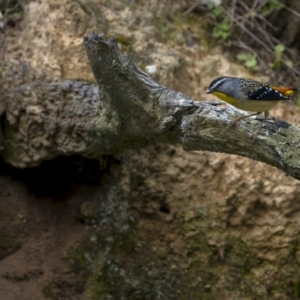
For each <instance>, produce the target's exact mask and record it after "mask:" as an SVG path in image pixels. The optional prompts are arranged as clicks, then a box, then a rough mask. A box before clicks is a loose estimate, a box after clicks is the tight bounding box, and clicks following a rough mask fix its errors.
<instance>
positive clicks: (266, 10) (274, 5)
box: [261, 0, 284, 16]
mask: <svg viewBox="0 0 300 300" xmlns="http://www.w3.org/2000/svg"><path fill="white" fill-rule="evenodd" d="M283 6H284V5H283V4H282V3H281V2H280V1H278V0H268V1H266V4H265V5H264V6H262V8H261V13H262V14H263V15H264V16H267V15H269V14H270V13H271V11H272V10H273V9H281V8H283Z"/></svg>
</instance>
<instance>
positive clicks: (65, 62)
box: [0, 0, 300, 300]
mask: <svg viewBox="0 0 300 300" xmlns="http://www.w3.org/2000/svg"><path fill="white" fill-rule="evenodd" d="M171 9H172V10H173V11H172V12H175V11H176V9H178V7H177V6H176V5H173V6H167V5H165V4H161V3H160V2H157V3H156V2H155V1H146V2H145V3H144V4H136V5H132V4H130V5H129V4H128V5H126V4H124V1H119V2H118V1H114V2H113V3H110V4H107V3H106V2H105V1H103V2H100V3H99V2H98V1H86V2H81V1H65V2H64V1H53V0H51V1H40V2H35V1H32V2H30V4H29V5H28V6H27V8H26V11H25V14H24V19H23V21H22V22H21V24H19V26H17V27H16V28H7V31H6V33H5V35H1V34H0V39H1V42H2V41H3V45H4V46H3V47H1V49H0V53H1V54H0V59H1V61H4V62H5V64H6V66H8V67H7V68H5V70H4V72H3V73H2V78H3V76H5V78H6V80H5V82H6V83H5V85H1V88H0V89H1V97H0V103H1V105H0V106H1V107H4V108H5V107H6V105H13V102H11V101H12V99H13V98H11V97H13V95H11V94H10V92H9V89H10V88H11V87H12V86H14V85H16V86H18V85H20V84H24V83H28V82H31V81H33V80H35V79H36V78H41V80H51V81H52V80H53V79H55V78H59V79H76V78H78V77H80V78H81V79H83V80H90V81H93V78H92V74H91V71H90V69H89V67H88V63H87V58H86V56H85V53H84V49H83V46H82V36H83V35H85V34H86V33H88V32H91V31H93V30H97V31H99V32H104V33H106V34H108V35H112V34H113V35H117V36H121V37H122V38H124V40H125V41H130V42H131V43H132V45H133V47H134V49H135V50H136V51H137V55H138V56H139V59H141V61H142V59H144V60H145V61H144V64H145V65H148V64H149V65H157V67H158V72H157V74H155V75H154V76H155V77H156V79H157V80H159V81H160V83H162V84H164V85H166V86H169V87H173V88H176V89H177V90H180V91H182V92H185V93H187V94H188V95H190V96H192V97H194V98H198V99H202V98H203V97H204V90H205V86H206V85H207V84H208V82H209V81H210V79H211V78H212V77H214V76H216V75H219V74H224V73H226V74H231V75H237V76H240V75H243V76H247V75H246V74H244V73H243V70H242V69H240V68H239V67H237V66H234V65H233V64H231V63H229V62H228V61H226V59H225V58H224V56H223V53H221V52H218V50H213V51H212V52H211V53H210V55H209V56H204V52H203V45H202V46H199V45H197V44H196V45H194V46H193V47H190V48H189V47H185V46H182V45H181V46H180V45H178V46H176V49H175V50H172V51H171V50H170V49H169V48H168V47H167V46H166V45H164V44H162V43H159V42H157V41H156V40H155V39H156V30H157V29H158V28H160V29H161V28H162V27H156V26H157V25H155V24H157V21H161V20H163V19H164V18H165V17H166V15H167V12H168V11H170V10H171ZM137 10H139V14H140V15H141V16H142V17H137V16H136V15H135V12H136V11H137ZM37 28H38V30H37ZM182 36H184V34H181V35H179V36H178V38H179V39H180V38H182ZM124 40H123V41H124ZM153 44H155V46H153ZM123 46H124V47H126V46H125V45H124V43H123ZM20 57H21V58H22V59H24V62H23V63H22V66H23V67H22V68H20V65H19V64H20ZM183 58H184V61H185V62H186V63H182V60H183ZM216 69H217V70H218V72H219V73H218V74H216V72H215V70H216ZM8 78H10V80H11V81H10V83H9V81H8V80H7V79H8ZM4 108H3V109H4ZM11 110H13V109H11ZM35 112H36V108H34V109H33V113H35ZM50 113H54V112H53V111H52V112H50ZM274 115H275V116H276V117H279V118H283V119H285V120H286V121H288V122H290V123H293V124H295V125H297V124H299V113H298V111H296V108H295V107H294V106H283V105H282V106H279V108H278V110H276V111H275V112H274ZM8 118H9V120H10V121H11V122H13V120H14V119H13V118H14V115H13V114H12V115H10V116H8ZM37 118H38V115H37ZM29 138H30V137H29ZM49 146H50V147H51V145H49ZM79 149H80V148H79ZM79 153H80V151H79ZM100 169H102V171H101V170H100ZM0 170H1V177H0V234H1V241H0V255H1V258H2V259H1V260H0V290H1V293H2V295H3V297H4V299H6V300H13V299H20V300H27V299H75V300H76V299H199V298H201V299H216V300H217V299H232V300H235V299H249V300H250V299H280V300H281V299H287V300H289V299H295V298H297V297H298V296H299V280H300V278H299V272H298V269H299V259H300V252H299V251H300V250H299V228H300V227H299V222H300V221H299V220H300V219H299V211H300V206H299V203H300V202H299V191H300V186H299V182H298V181H296V180H294V179H293V178H291V177H287V176H286V175H285V174H283V173H282V172H280V171H278V170H276V169H275V168H272V167H270V166H266V165H264V164H262V163H258V162H255V161H250V160H248V159H245V158H241V157H237V156H229V155H224V154H212V153H206V152H185V151H183V150H182V149H181V147H176V146H167V145H153V146H151V147H149V148H146V149H142V150H127V151H126V152H124V153H122V154H121V155H119V156H118V157H114V158H113V159H112V158H111V157H102V158H101V160H100V163H99V162H97V161H89V160H83V159H81V158H78V157H77V158H71V159H70V160H69V159H68V158H62V159H59V160H55V161H53V162H52V161H50V162H48V163H46V164H45V165H42V166H41V167H39V168H37V169H32V170H24V171H18V170H14V169H11V168H9V167H7V166H5V165H1V166H0Z"/></svg>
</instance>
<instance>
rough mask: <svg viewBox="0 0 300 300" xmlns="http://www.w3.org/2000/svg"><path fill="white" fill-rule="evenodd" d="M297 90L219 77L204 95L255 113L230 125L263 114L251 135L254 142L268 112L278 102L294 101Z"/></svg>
mask: <svg viewBox="0 0 300 300" xmlns="http://www.w3.org/2000/svg"><path fill="white" fill-rule="evenodd" d="M298 90H299V89H298V88H292V87H277V86H271V85H268V84H266V83H262V82H259V81H254V80H251V79H246V78H237V77H229V76H221V77H218V78H216V79H214V80H213V81H212V82H211V83H210V85H209V87H208V89H207V90H206V93H207V94H213V95H215V96H217V97H218V98H220V99H221V100H223V101H225V102H227V103H228V104H230V105H233V106H235V107H236V108H238V109H241V110H245V111H252V112H253V111H255V113H253V114H250V115H248V116H242V117H239V118H237V119H235V120H233V121H231V125H234V124H236V123H237V122H239V121H241V120H242V119H246V118H248V117H251V116H257V115H259V114H261V113H264V118H263V120H262V122H261V124H260V126H259V127H258V128H257V130H256V131H255V132H254V133H253V135H252V137H253V140H255V139H256V137H257V135H258V133H259V132H260V130H261V128H262V126H263V123H264V122H265V121H266V120H267V119H268V116H269V110H270V109H271V108H273V107H274V106H275V105H276V104H277V103H278V101H280V100H295V99H294V98H293V97H292V95H293V94H294V93H295V92H296V91H298Z"/></svg>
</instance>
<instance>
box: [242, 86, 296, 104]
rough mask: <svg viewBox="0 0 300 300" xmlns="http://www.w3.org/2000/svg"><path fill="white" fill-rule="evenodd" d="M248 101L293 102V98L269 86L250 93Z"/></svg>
mask: <svg viewBox="0 0 300 300" xmlns="http://www.w3.org/2000/svg"><path fill="white" fill-rule="evenodd" d="M247 96H248V99H250V100H266V101H267V100H273V101H277V100H293V99H294V98H293V97H290V96H285V95H283V94H282V93H281V92H279V91H278V90H275V89H273V88H271V87H269V86H263V87H261V88H259V89H257V90H256V91H254V92H250V93H248V94H247Z"/></svg>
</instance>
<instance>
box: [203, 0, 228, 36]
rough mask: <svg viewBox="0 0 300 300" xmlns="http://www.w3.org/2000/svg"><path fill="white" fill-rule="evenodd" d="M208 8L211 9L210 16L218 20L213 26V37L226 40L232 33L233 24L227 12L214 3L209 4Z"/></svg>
mask: <svg viewBox="0 0 300 300" xmlns="http://www.w3.org/2000/svg"><path fill="white" fill-rule="evenodd" d="M208 9H209V11H210V14H209V17H210V18H212V19H215V20H216V21H217V23H216V24H215V25H214V28H213V32H212V34H213V37H214V38H216V39H221V40H222V41H226V40H227V39H228V38H229V37H230V35H231V24H230V22H229V19H228V17H227V15H226V13H225V12H224V10H223V8H222V7H221V6H216V5H214V4H213V3H209V4H208Z"/></svg>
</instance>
